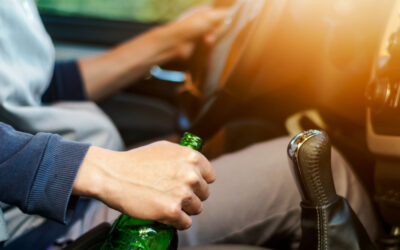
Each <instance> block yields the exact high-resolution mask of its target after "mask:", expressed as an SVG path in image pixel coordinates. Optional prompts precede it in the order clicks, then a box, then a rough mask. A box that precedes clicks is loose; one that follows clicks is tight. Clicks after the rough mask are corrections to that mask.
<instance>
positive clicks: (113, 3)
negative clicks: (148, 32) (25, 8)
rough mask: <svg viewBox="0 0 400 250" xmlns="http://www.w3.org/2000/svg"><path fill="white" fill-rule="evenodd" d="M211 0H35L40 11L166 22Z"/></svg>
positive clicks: (124, 19) (120, 19) (66, 14)
mask: <svg viewBox="0 0 400 250" xmlns="http://www.w3.org/2000/svg"><path fill="white" fill-rule="evenodd" d="M210 2H211V0H36V3H37V5H38V8H39V11H40V12H41V13H45V14H57V15H63V16H71V15H72V16H84V17H95V18H102V19H109V20H119V21H137V22H143V23H146V22H165V21H169V20H172V19H174V18H176V17H177V16H179V14H181V13H182V12H184V11H185V10H187V9H189V8H192V7H193V6H197V5H201V4H207V3H210Z"/></svg>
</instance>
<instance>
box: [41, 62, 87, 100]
mask: <svg viewBox="0 0 400 250" xmlns="http://www.w3.org/2000/svg"><path fill="white" fill-rule="evenodd" d="M83 100H87V95H86V92H85V88H84V85H83V81H82V76H81V72H80V69H79V66H78V63H77V61H74V60H73V61H65V62H56V63H55V65H54V71H53V76H52V78H51V82H50V85H49V87H48V88H47V90H46V91H45V93H44V94H43V95H42V102H43V103H52V102H56V101H83Z"/></svg>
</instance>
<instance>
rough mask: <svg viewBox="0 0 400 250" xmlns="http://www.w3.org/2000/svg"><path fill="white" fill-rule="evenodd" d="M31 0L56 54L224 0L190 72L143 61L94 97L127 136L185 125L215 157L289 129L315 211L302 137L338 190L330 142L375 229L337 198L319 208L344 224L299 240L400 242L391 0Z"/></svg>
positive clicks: (113, 40) (104, 44)
mask: <svg viewBox="0 0 400 250" xmlns="http://www.w3.org/2000/svg"><path fill="white" fill-rule="evenodd" d="M36 2H37V5H38V8H39V11H40V14H41V18H42V20H43V22H44V24H45V27H46V29H47V31H48V32H49V34H50V36H51V38H52V39H53V41H54V43H55V47H56V58H57V60H70V59H74V58H79V57H83V56H90V55H95V54H98V53H101V52H102V51H104V50H106V49H108V48H111V47H112V46H115V45H117V44H119V43H121V42H123V41H125V40H127V39H129V38H132V37H134V36H137V35H139V34H140V33H142V32H144V31H146V30H148V29H151V28H153V27H155V26H157V25H159V24H162V23H165V22H167V21H169V20H172V19H174V18H176V17H177V16H179V15H180V14H181V13H183V12H184V11H185V10H187V9H189V8H191V7H195V6H198V5H201V4H207V3H211V4H213V5H214V6H215V7H221V6H230V7H231V8H232V11H231V14H230V15H229V18H228V19H227V20H226V21H225V25H224V26H223V27H222V28H221V29H222V30H221V35H220V37H219V38H218V41H217V42H216V44H215V45H213V46H212V47H208V46H205V45H202V44H199V45H198V46H197V48H196V50H195V53H194V56H193V60H192V62H191V65H189V67H188V70H186V71H185V72H183V71H180V69H181V67H180V65H174V64H171V65H157V66H154V68H153V69H152V70H151V72H149V74H148V75H147V76H146V77H145V78H143V79H142V80H141V81H139V82H137V83H135V84H134V85H132V87H129V88H128V89H126V90H124V91H123V92H122V93H119V94H117V95H116V96H113V97H111V98H109V99H106V100H103V101H101V102H99V103H98V104H99V106H100V107H101V108H102V110H103V111H104V112H105V113H106V114H107V115H108V116H109V117H110V118H111V119H112V120H113V121H114V123H115V124H116V126H117V128H118V130H119V132H120V133H121V135H122V137H123V139H124V142H125V144H126V146H127V147H135V146H138V145H143V144H145V143H148V142H151V141H155V140H158V139H167V140H170V141H174V142H177V141H178V138H179V137H180V135H181V134H182V133H183V132H184V131H191V132H193V133H195V134H197V135H199V136H200V137H202V138H203V139H205V141H206V144H205V148H204V154H205V156H207V158H208V159H214V158H216V157H218V156H220V155H222V154H225V153H228V152H234V151H237V150H240V149H243V148H244V147H246V146H249V145H252V144H255V143H257V142H262V141H266V140H269V139H272V138H276V137H279V136H282V135H291V136H292V137H294V139H293V141H292V142H291V144H290V145H289V149H290V150H289V159H290V160H291V162H292V163H293V169H294V178H295V179H296V181H297V183H298V184H299V191H300V193H302V195H303V198H304V199H305V200H308V201H315V202H314V203H313V202H311V203H310V204H312V205H313V206H317V207H321V206H322V207H324V206H325V205H326V204H327V203H321V200H318V199H319V198H318V197H319V196H318V195H319V194H316V193H313V192H314V191H313V188H311V186H312V185H314V184H312V182H313V181H314V180H312V179H307V168H308V167H310V166H309V165H310V164H311V163H310V161H311V160H310V161H307V160H304V161H303V160H302V159H307V155H306V152H307V151H312V150H314V149H313V148H312V147H317V148H319V149H320V150H321V153H320V154H319V155H317V156H315V157H319V158H317V159H314V161H316V162H319V163H320V165H318V166H314V167H315V168H316V169H317V170H316V171H319V172H320V173H321V176H323V177H322V184H320V186H319V188H321V189H323V190H328V191H327V193H329V194H332V196H333V197H336V194H335V191H334V189H335V188H334V184H333V183H332V182H333V181H332V178H331V173H330V166H329V165H330V158H329V157H330V156H329V154H328V153H326V152H327V151H330V144H331V145H332V146H334V147H336V148H337V149H338V150H339V151H340V152H341V153H342V154H343V155H344V156H345V158H346V159H347V160H348V161H349V163H350V164H351V166H352V167H353V170H354V172H355V173H356V174H357V176H358V177H359V179H360V180H361V182H362V184H363V185H364V186H365V188H366V189H367V191H368V193H369V195H370V197H371V199H372V200H373V201H374V205H375V208H376V211H377V213H378V216H379V219H380V222H381V225H382V227H381V228H380V230H381V231H382V233H381V237H380V238H379V240H378V241H377V242H370V240H369V239H368V236H366V234H365V229H363V226H362V225H361V224H360V222H359V221H358V219H357V218H356V215H355V214H354V213H351V212H349V209H348V204H347V203H345V202H344V203H343V204H342V205H341V206H342V207H341V208H335V209H336V210H334V211H333V210H332V211H333V212H332V211H331V212H332V214H335V215H338V216H339V215H340V216H342V217H341V218H345V219H343V220H344V221H343V223H342V224H340V226H337V225H336V229H335V230H336V231H335V232H333V233H331V234H330V233H328V234H327V235H324V236H323V237H327V239H328V240H329V241H330V244H331V245H329V247H326V246H322V247H321V246H320V245H319V246H316V245H313V243H310V242H313V241H315V239H316V238H318V237H320V235H319V232H317V231H315V230H314V229H312V228H308V229H307V228H306V227H303V236H302V237H303V239H302V240H304V242H305V243H304V244H303V243H302V245H301V248H302V249H388V250H389V249H400V168H399V164H400V160H399V159H400V139H399V138H400V137H399V136H400V129H399V126H398V125H399V124H400V120H399V119H400V118H399V107H398V105H399V98H400V87H399V86H400V85H399V83H400V81H399V80H400V73H399V72H400V71H398V69H399V67H400V60H399V59H400V42H399V41H400V15H399V10H400V3H399V2H398V1H396V0H390V1H376V0H348V1H341V0H326V1H315V0H314V1H312V0H267V1H265V0H214V1H210V0H191V1H179V0H175V1H167V0H158V1H155V0H153V1H130V0H118V1H113V3H110V2H109V1H105V0H102V1H98V0H93V1H88V0H85V1H82V0H74V1H72V0H62V1H61V0H36ZM128 10H129V11H128ZM135 10H137V11H135ZM136 12H137V13H136ZM398 63H399V64H398ZM138 120H140V123H139V122H136V121H138ZM155 121H156V122H155ZM303 131H312V132H303ZM319 131H324V132H319ZM328 137H329V139H328ZM328 140H329V141H328ZM314 141H316V142H314ZM308 142H310V143H308ZM291 147H295V151H293V148H291ZM301 148H303V150H301ZM328 149H329V150H328ZM291 150H292V151H291ZM296 150H297V151H296ZM302 154H304V156H303V155H302ZM302 157H304V158H302ZM304 176H306V177H304ZM314 196H315V197H314ZM319 202H320V203H319ZM346 204H347V205H346ZM310 206H311V205H310ZM338 206H339V205H338ZM346 209H347V210H346ZM345 210H346V211H347V212H344V211H345ZM350 210H351V208H350ZM302 211H303V213H302V218H301V220H302V223H304V224H307V223H305V222H307V221H308V222H310V221H311V222H310V223H311V224H312V223H314V222H313V220H315V218H314V217H315V216H316V215H312V214H311V213H309V214H307V209H306V208H303V210H302ZM329 211H330V210H329ZM328 213H330V212H328ZM344 214H345V215H344ZM307 216H308V217H307ZM313 216H314V217H313ZM332 216H333V215H332ZM340 216H339V217H340ZM299 219H300V218H299ZM310 223H308V224H310ZM329 223H330V222H329ZM329 223H328V224H329ZM308 224H307V225H308ZM109 228H110V225H109V224H107V223H105V224H102V225H99V226H98V227H96V228H95V229H93V230H92V231H90V232H88V233H87V234H86V235H84V236H82V237H81V238H79V239H78V240H77V241H76V242H74V243H72V244H71V245H69V246H68V247H67V248H66V249H96V246H98V244H99V242H101V241H102V240H103V239H104V238H105V235H106V234H107V232H108V230H109ZM321 237H322V236H321ZM340 239H342V240H340ZM343 239H345V240H343ZM302 242H303V241H302ZM96 244H97V245H96ZM315 244H317V243H315ZM335 244H337V245H335ZM263 247H268V246H263ZM190 249H197V248H190ZM198 249H238V250H239V249H249V250H250V249H258V248H254V247H250V246H249V247H247V246H209V247H208V248H205V247H199V248H198ZM277 249H286V248H285V247H284V246H282V248H277Z"/></svg>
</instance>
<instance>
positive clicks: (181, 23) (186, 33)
mask: <svg viewBox="0 0 400 250" xmlns="http://www.w3.org/2000/svg"><path fill="white" fill-rule="evenodd" d="M227 14H228V10H227V9H213V8H211V7H202V8H196V9H193V10H191V11H189V12H187V13H185V14H184V15H182V16H181V17H180V18H178V19H177V20H175V21H174V22H171V23H169V24H167V25H166V26H165V27H164V28H165V31H166V32H167V34H168V36H169V37H170V39H172V45H173V46H174V47H175V50H176V58H170V60H171V59H181V60H187V59H188V58H189V57H190V56H191V55H192V52H193V49H194V47H195V45H196V43H197V42H199V41H202V42H204V43H205V44H208V45H212V44H213V43H214V42H215V40H216V39H217V37H218V31H219V30H220V28H221V25H222V24H223V21H224V20H225V18H226V16H227Z"/></svg>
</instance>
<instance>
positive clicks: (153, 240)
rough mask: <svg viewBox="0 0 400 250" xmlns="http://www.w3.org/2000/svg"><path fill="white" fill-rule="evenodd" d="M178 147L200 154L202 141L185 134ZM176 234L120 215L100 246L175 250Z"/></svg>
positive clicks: (104, 248)
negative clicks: (185, 147) (184, 147)
mask: <svg viewBox="0 0 400 250" xmlns="http://www.w3.org/2000/svg"><path fill="white" fill-rule="evenodd" d="M180 145H182V146H187V147H190V148H192V149H194V150H197V151H199V152H201V149H202V146H203V141H202V140H201V139H200V138H199V137H197V136H195V135H192V134H190V133H185V135H184V136H183V138H182V139H181V142H180ZM177 248H178V234H177V231H176V229H175V228H174V227H172V226H169V225H164V224H161V223H159V222H156V221H148V220H140V219H135V218H131V217H129V216H127V215H124V214H122V215H120V216H119V217H118V219H117V220H115V222H114V224H113V227H112V229H111V231H110V233H109V235H108V237H107V239H106V242H105V243H104V244H103V246H102V248H101V249H102V250H110V249H112V250H176V249H177Z"/></svg>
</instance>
